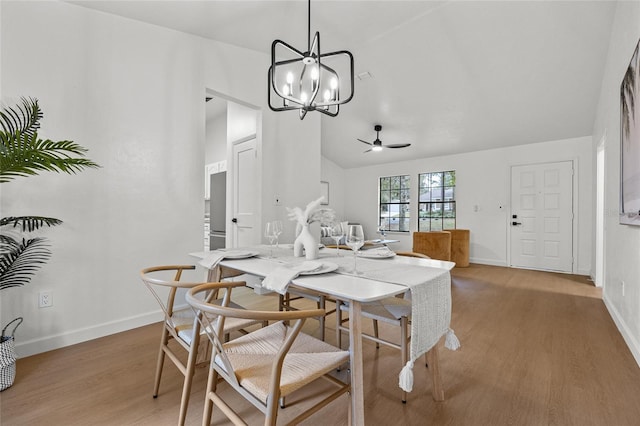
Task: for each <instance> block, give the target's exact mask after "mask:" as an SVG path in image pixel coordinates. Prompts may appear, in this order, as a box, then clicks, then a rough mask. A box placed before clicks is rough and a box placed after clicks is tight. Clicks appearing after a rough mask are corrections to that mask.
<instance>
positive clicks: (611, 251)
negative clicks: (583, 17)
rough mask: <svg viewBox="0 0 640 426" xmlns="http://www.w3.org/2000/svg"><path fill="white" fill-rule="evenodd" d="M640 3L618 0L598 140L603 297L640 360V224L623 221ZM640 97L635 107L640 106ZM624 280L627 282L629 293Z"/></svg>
mask: <svg viewBox="0 0 640 426" xmlns="http://www.w3.org/2000/svg"><path fill="white" fill-rule="evenodd" d="M638 22H640V3H639V2H626V1H623V2H618V5H617V10H616V16H615V21H614V24H613V27H612V28H613V30H612V33H611V41H610V44H609V53H608V57H607V64H606V68H605V73H604V78H603V81H602V88H601V93H600V102H599V104H598V112H597V115H596V119H595V124H594V131H593V140H594V147H593V151H594V152H595V151H596V146H595V144H596V143H597V142H599V141H600V140H601V139H603V138H604V140H605V146H604V149H605V202H604V204H605V211H604V221H605V223H604V230H605V242H604V244H605V247H604V258H605V267H604V301H605V303H606V305H607V308H608V309H609V312H610V313H611V316H612V317H613V319H614V321H615V322H616V324H617V325H618V328H619V329H620V331H621V332H622V335H623V336H624V338H625V340H626V342H627V344H628V345H629V347H630V348H631V351H632V352H633V355H634V356H635V359H636V361H637V362H638V364H640V262H638V255H639V253H640V227H638V226H628V225H620V223H619V219H618V212H619V203H620V83H621V82H622V78H623V76H624V73H625V71H626V69H627V66H628V65H629V61H630V60H631V55H632V54H633V51H634V49H635V47H636V44H637V43H638V39H640V26H638ZM638 105H639V104H638V103H637V102H636V108H637V107H638ZM622 282H624V283H625V286H624V294H623V291H622V290H623V289H622V284H621V283H622Z"/></svg>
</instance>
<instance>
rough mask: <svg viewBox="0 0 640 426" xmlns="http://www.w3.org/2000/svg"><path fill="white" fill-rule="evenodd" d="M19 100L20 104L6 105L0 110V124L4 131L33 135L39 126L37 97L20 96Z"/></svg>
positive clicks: (40, 117) (40, 113)
mask: <svg viewBox="0 0 640 426" xmlns="http://www.w3.org/2000/svg"><path fill="white" fill-rule="evenodd" d="M20 100H21V101H22V105H18V106H16V107H15V108H14V107H9V106H6V107H4V108H3V110H2V111H0V126H2V131H3V132H4V133H8V134H16V133H25V134H27V135H34V134H35V133H36V131H37V130H38V128H39V127H40V119H42V110H41V109H40V105H38V100H37V99H34V98H21V99H20Z"/></svg>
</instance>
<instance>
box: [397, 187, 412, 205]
mask: <svg viewBox="0 0 640 426" xmlns="http://www.w3.org/2000/svg"><path fill="white" fill-rule="evenodd" d="M410 200H411V190H409V189H403V190H402V191H400V201H401V202H403V203H408V202H409V201H410Z"/></svg>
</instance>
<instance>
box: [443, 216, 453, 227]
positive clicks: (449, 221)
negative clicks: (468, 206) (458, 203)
mask: <svg viewBox="0 0 640 426" xmlns="http://www.w3.org/2000/svg"><path fill="white" fill-rule="evenodd" d="M442 227H443V228H444V229H456V219H455V218H452V219H444V220H443V221H442Z"/></svg>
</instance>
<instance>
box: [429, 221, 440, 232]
mask: <svg viewBox="0 0 640 426" xmlns="http://www.w3.org/2000/svg"><path fill="white" fill-rule="evenodd" d="M431 230H432V231H442V220H440V219H432V220H431Z"/></svg>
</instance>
